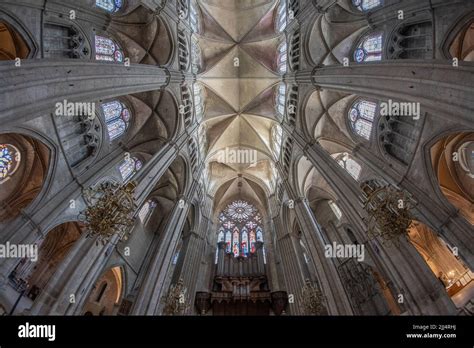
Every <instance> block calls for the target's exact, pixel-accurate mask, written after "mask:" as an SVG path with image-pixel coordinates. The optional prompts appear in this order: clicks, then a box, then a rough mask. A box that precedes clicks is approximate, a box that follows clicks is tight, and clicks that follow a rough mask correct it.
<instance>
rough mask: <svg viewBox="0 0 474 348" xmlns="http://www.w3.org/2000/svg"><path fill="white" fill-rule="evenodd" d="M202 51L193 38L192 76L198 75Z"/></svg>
mask: <svg viewBox="0 0 474 348" xmlns="http://www.w3.org/2000/svg"><path fill="white" fill-rule="evenodd" d="M201 63H202V51H201V47H200V46H199V42H198V40H197V39H196V38H195V37H193V38H192V40H191V66H192V69H193V73H194V74H198V73H199V71H200V70H201Z"/></svg>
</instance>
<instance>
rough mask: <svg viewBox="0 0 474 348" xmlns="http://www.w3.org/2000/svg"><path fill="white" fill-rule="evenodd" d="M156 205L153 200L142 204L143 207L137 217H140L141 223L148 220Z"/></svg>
mask: <svg viewBox="0 0 474 348" xmlns="http://www.w3.org/2000/svg"><path fill="white" fill-rule="evenodd" d="M155 207H156V202H155V201H154V200H151V199H150V200H149V201H147V202H146V203H145V204H143V207H142V208H141V209H140V211H139V212H138V217H139V218H140V221H141V222H142V224H145V223H146V222H147V220H148V218H149V217H150V216H151V214H152V213H153V209H155Z"/></svg>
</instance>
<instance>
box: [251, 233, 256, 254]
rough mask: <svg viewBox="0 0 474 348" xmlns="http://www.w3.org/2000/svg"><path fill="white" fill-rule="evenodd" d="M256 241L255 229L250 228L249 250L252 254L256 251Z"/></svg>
mask: <svg viewBox="0 0 474 348" xmlns="http://www.w3.org/2000/svg"><path fill="white" fill-rule="evenodd" d="M255 243H257V238H256V236H255V231H254V230H252V231H251V232H250V252H251V253H252V254H253V253H255V252H256V251H257V246H256V244H255Z"/></svg>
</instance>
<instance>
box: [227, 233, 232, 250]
mask: <svg viewBox="0 0 474 348" xmlns="http://www.w3.org/2000/svg"><path fill="white" fill-rule="evenodd" d="M231 240H232V237H231V235H230V232H227V233H226V234H225V252H226V253H227V254H230V252H231V251H232V246H231Z"/></svg>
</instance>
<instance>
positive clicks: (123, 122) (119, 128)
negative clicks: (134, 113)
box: [102, 100, 131, 141]
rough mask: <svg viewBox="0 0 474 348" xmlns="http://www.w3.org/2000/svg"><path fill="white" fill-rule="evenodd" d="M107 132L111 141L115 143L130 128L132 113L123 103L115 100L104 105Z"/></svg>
mask: <svg viewBox="0 0 474 348" xmlns="http://www.w3.org/2000/svg"><path fill="white" fill-rule="evenodd" d="M102 112H103V113H104V118H105V123H106V124H107V131H108V133H109V138H110V141H113V140H115V139H117V138H119V137H121V136H122V135H124V134H125V131H126V130H127V128H128V125H129V122H130V118H131V116H130V115H131V113H130V110H129V109H128V108H127V107H126V106H125V105H124V104H123V103H121V102H119V101H117V100H114V101H111V102H107V103H103V104H102Z"/></svg>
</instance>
